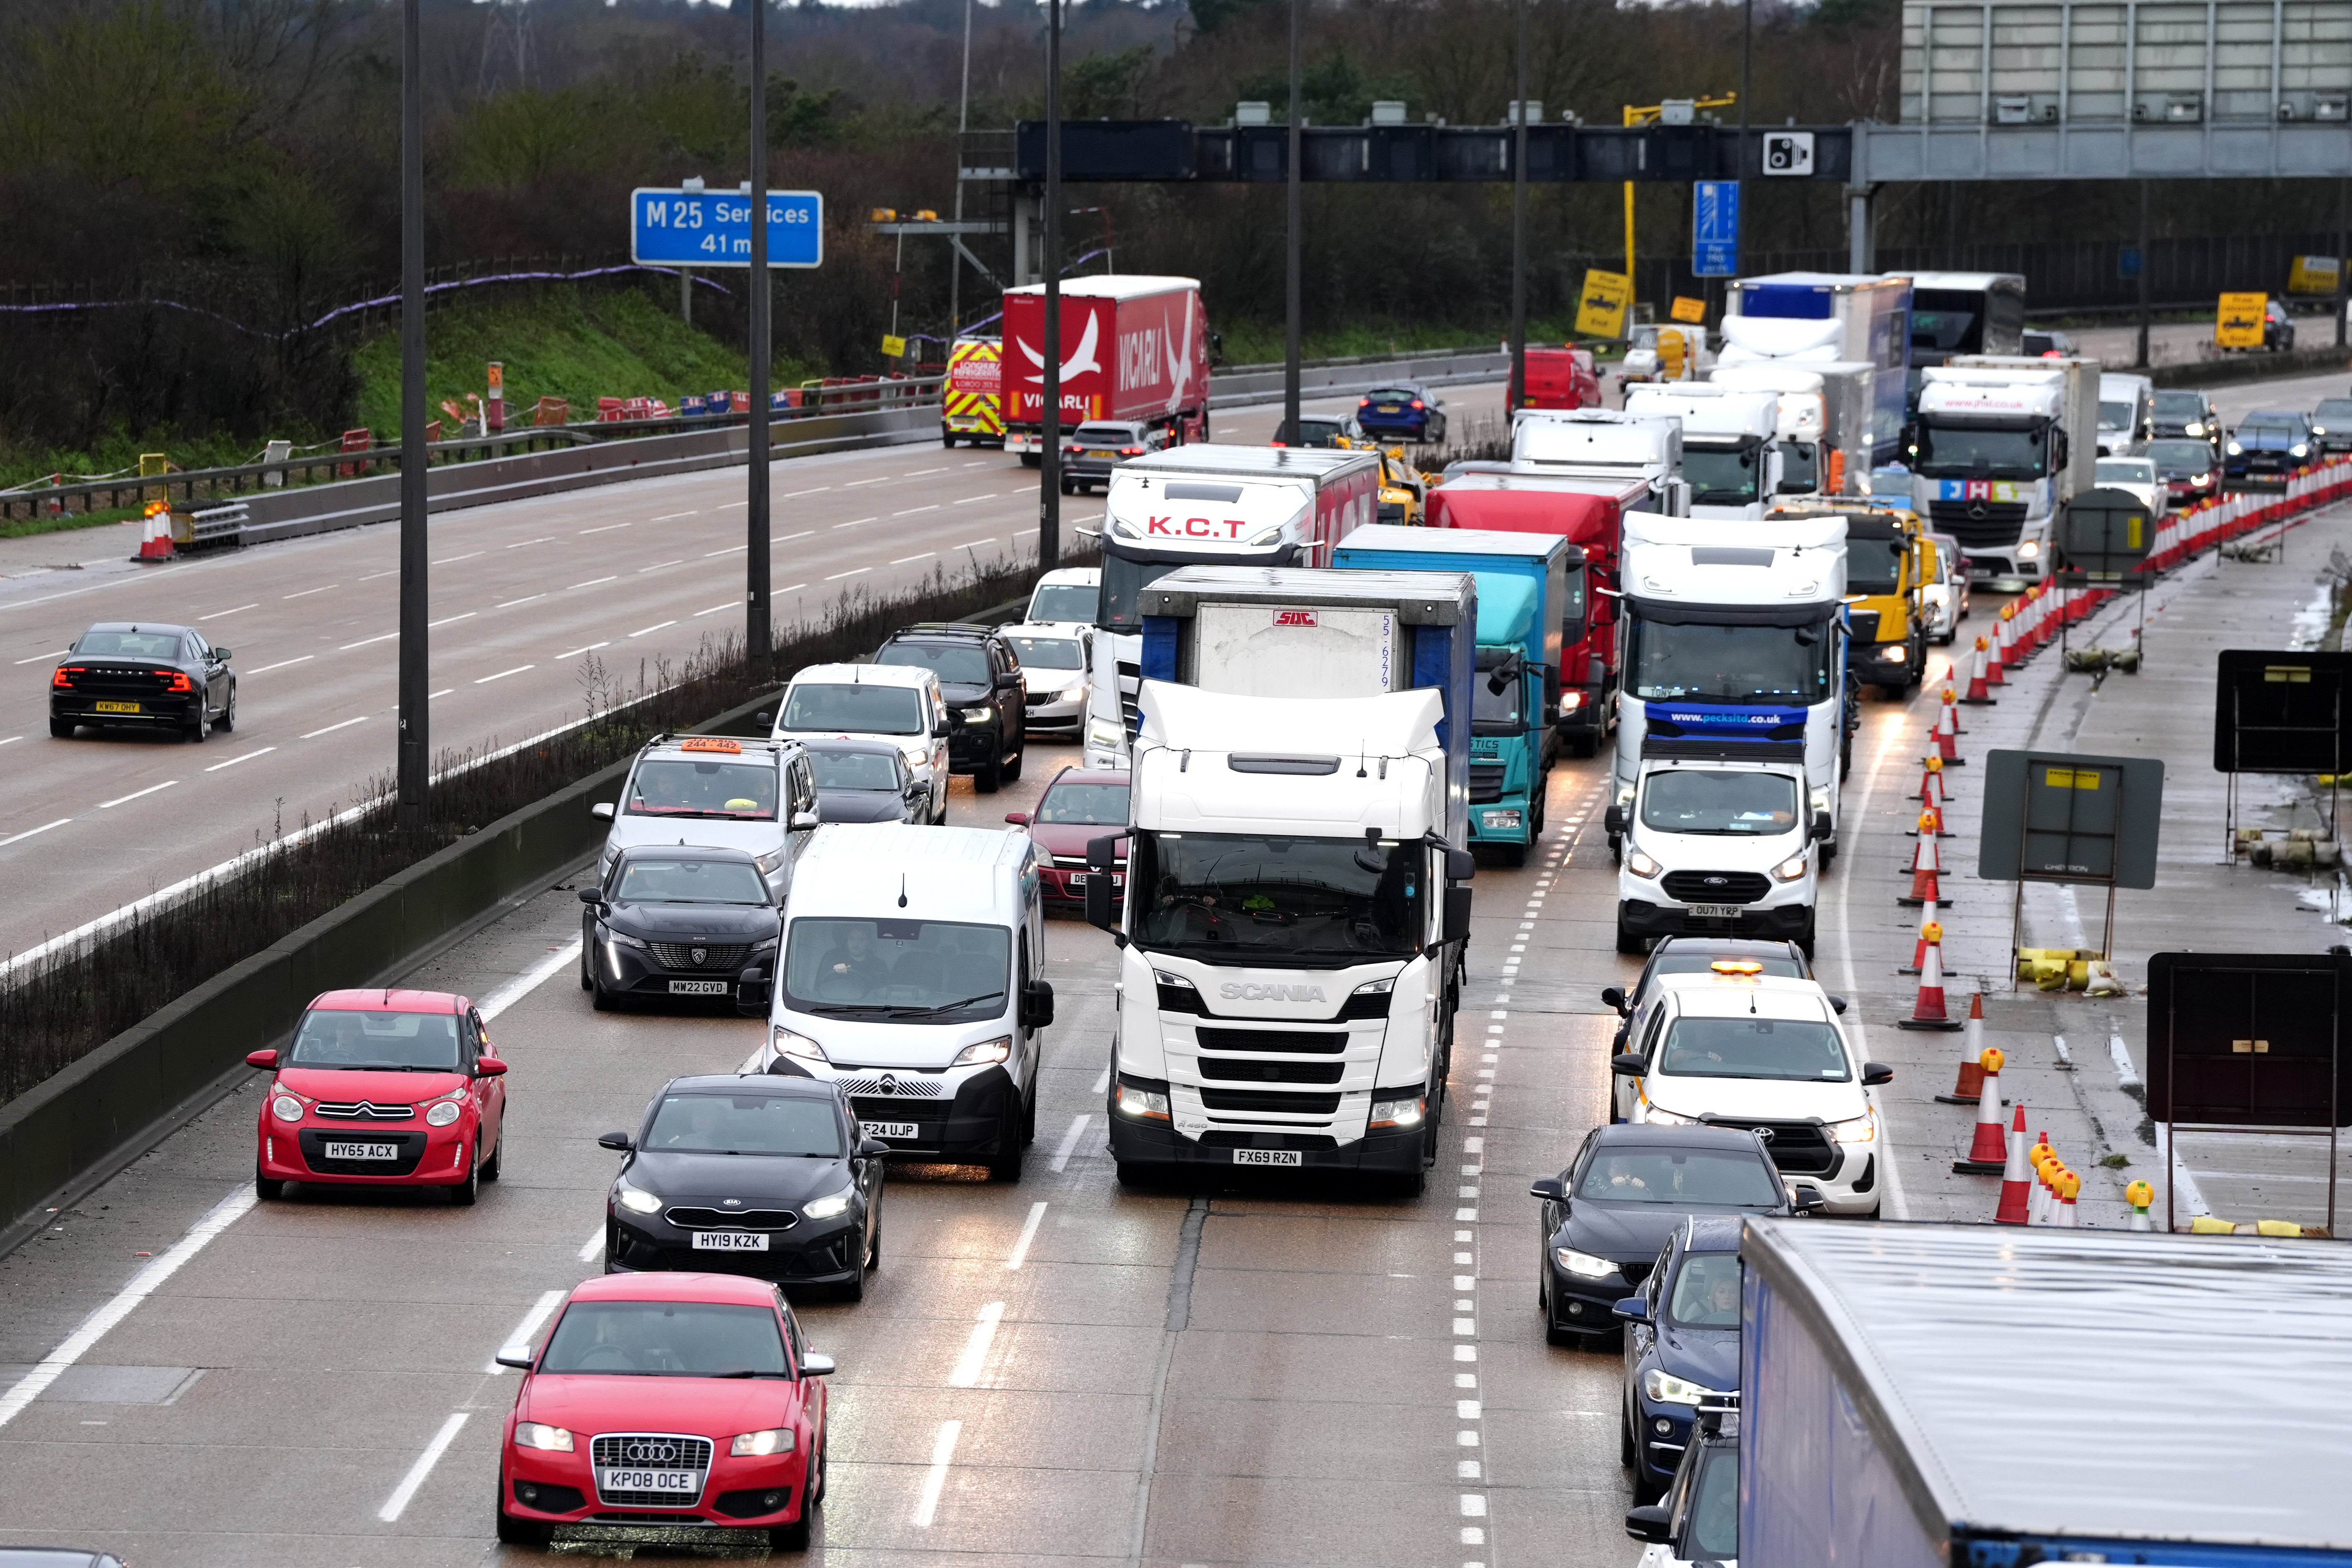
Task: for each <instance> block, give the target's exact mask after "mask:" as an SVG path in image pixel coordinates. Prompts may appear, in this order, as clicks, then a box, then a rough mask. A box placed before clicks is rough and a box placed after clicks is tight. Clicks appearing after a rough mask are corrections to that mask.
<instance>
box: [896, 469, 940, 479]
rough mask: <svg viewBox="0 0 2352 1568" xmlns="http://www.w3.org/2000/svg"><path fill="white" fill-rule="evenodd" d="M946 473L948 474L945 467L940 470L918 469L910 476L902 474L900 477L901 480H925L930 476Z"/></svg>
mask: <svg viewBox="0 0 2352 1568" xmlns="http://www.w3.org/2000/svg"><path fill="white" fill-rule="evenodd" d="M946 472H947V469H946V468H945V467H944V466H942V467H940V468H917V469H916V470H915V471H914V472H913V473H910V474H900V475H899V476H898V477H899V478H900V479H924V478H926V477H928V476H929V475H932V474H944V473H946Z"/></svg>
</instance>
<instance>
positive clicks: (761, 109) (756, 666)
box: [743, 0, 776, 680]
mask: <svg viewBox="0 0 2352 1568" xmlns="http://www.w3.org/2000/svg"><path fill="white" fill-rule="evenodd" d="M749 8H750V10H751V192H750V195H751V279H750V283H751V420H750V423H749V425H748V426H747V429H746V432H745V433H746V435H747V436H748V437H749V443H748V445H749V450H748V451H747V452H746V454H745V456H746V457H747V458H749V459H750V461H749V465H748V467H749V488H748V490H747V492H746V495H745V500H747V502H748V503H749V504H748V506H747V507H746V509H745V510H747V511H748V512H749V513H750V516H749V518H748V519H747V520H746V523H745V532H744V543H745V555H744V564H743V652H744V656H745V658H747V659H748V660H749V661H750V665H751V676H752V679H755V680H756V679H765V678H766V676H767V674H768V667H769V665H770V664H771V663H772V660H773V659H774V658H775V647H776V644H775V634H774V631H773V629H772V626H770V624H769V618H768V611H769V605H768V588H769V583H770V578H769V575H768V454H769V447H768V379H769V374H770V371H771V368H772V367H771V364H770V359H769V346H770V345H769V340H770V337H771V335H772V328H771V326H770V324H769V319H768V304H769V300H768V18H767V12H768V0H751V5H750V7H749Z"/></svg>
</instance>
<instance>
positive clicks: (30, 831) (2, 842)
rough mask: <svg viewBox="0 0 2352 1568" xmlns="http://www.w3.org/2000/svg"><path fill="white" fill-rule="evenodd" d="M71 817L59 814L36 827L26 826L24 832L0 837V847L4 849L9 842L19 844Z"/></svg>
mask: <svg viewBox="0 0 2352 1568" xmlns="http://www.w3.org/2000/svg"><path fill="white" fill-rule="evenodd" d="M72 820H73V818H72V817H70V816H60V817H58V819H57V820H56V821H55V822H44V823H43V824H41V826H38V827H28V828H26V829H25V831H24V832H22V833H19V834H17V835H16V836H15V837H11V838H0V849H5V848H6V847H8V846H9V845H11V844H21V843H23V842H24V841H25V840H26V839H27V838H30V837H32V836H33V835H34V834H36V833H47V831H48V830H49V829H50V828H52V827H63V826H65V825H66V824H67V823H68V822H71V821H72Z"/></svg>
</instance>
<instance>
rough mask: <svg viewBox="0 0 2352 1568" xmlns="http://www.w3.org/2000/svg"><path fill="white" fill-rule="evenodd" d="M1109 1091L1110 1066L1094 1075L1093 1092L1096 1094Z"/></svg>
mask: <svg viewBox="0 0 2352 1568" xmlns="http://www.w3.org/2000/svg"><path fill="white" fill-rule="evenodd" d="M1109 1091H1110V1068H1103V1069H1102V1071H1100V1072H1098V1073H1097V1074H1096V1075H1095V1092H1096V1093H1097V1094H1108V1092H1109Z"/></svg>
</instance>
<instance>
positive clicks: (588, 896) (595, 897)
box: [580, 888, 604, 904]
mask: <svg viewBox="0 0 2352 1568" xmlns="http://www.w3.org/2000/svg"><path fill="white" fill-rule="evenodd" d="M580 901H581V902H582V903H583V904H602V903H603V902H604V889H602V888H583V889H580Z"/></svg>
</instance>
